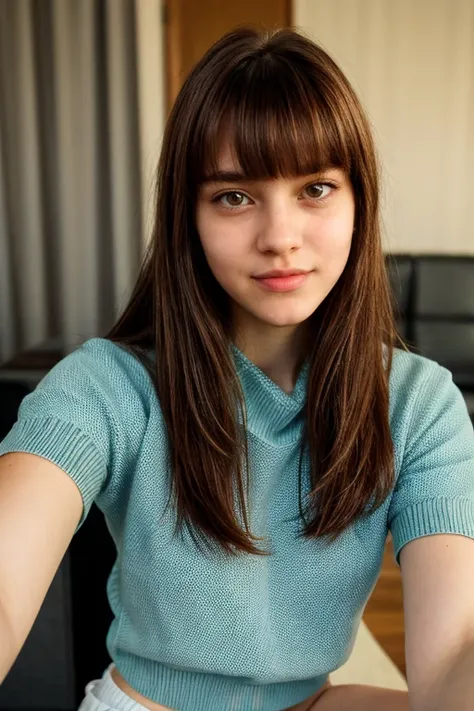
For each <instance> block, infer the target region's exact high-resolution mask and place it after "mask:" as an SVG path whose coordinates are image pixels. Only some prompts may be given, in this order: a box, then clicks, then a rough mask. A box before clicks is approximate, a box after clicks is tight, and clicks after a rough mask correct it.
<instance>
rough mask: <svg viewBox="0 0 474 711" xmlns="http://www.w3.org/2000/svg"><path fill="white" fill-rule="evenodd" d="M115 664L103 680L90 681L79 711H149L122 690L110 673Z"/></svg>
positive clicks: (111, 665) (104, 674) (104, 675)
mask: <svg viewBox="0 0 474 711" xmlns="http://www.w3.org/2000/svg"><path fill="white" fill-rule="evenodd" d="M113 667H114V663H113V662H112V664H109V666H108V667H107V669H106V670H105V672H104V673H103V675H102V679H94V680H93V681H90V682H89V683H88V684H87V686H86V688H85V692H84V693H85V697H84V699H83V700H82V703H81V705H80V706H79V709H78V711H148V709H147V708H146V707H145V706H142V705H141V704H139V703H138V702H137V701H134V700H133V699H131V698H130V696H128V694H126V693H125V692H124V691H122V689H120V688H119V687H118V686H117V684H116V683H115V681H114V680H113V679H112V677H111V675H110V672H111V670H112V668H113Z"/></svg>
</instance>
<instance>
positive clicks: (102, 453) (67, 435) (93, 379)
mask: <svg viewBox="0 0 474 711" xmlns="http://www.w3.org/2000/svg"><path fill="white" fill-rule="evenodd" d="M104 371H105V367H104V364H103V363H102V362H101V354H100V351H98V349H97V348H93V347H92V348H91V347H90V346H88V347H84V346H82V347H80V348H79V349H77V350H76V351H74V352H73V353H71V354H70V355H68V356H66V357H65V358H63V360H61V361H60V362H59V363H58V364H57V365H55V366H54V367H53V368H52V369H51V370H50V371H49V372H48V374H47V375H46V376H45V377H44V378H43V379H42V380H41V382H40V383H39V384H38V385H37V386H36V388H35V390H34V391H33V392H32V393H30V394H28V395H26V397H24V398H23V400H22V402H21V404H20V408H19V411H18V416H17V421H16V422H15V424H14V425H13V427H12V428H11V430H10V432H9V433H8V434H7V435H6V437H5V438H4V439H3V441H1V442H0V455H2V454H7V453H9V452H28V453H31V454H37V455H39V456H41V457H44V458H45V459H48V460H50V461H51V462H53V463H54V464H56V465H57V466H59V467H60V468H61V469H63V470H64V471H65V472H66V473H67V474H68V475H69V476H70V477H71V478H72V479H73V481H74V482H75V483H76V485H77V487H78V489H79V491H80V493H81V496H82V500H83V513H82V516H81V520H80V522H79V524H78V526H77V529H76V531H77V530H78V529H79V528H80V527H81V526H82V524H83V522H84V520H85V518H86V516H87V514H88V513H89V510H90V507H91V506H92V503H93V501H94V499H95V498H96V496H97V495H98V493H99V492H100V491H101V488H102V487H103V485H104V483H105V481H106V479H107V474H108V471H109V469H110V465H111V459H112V456H113V448H114V439H115V437H116V434H117V430H118V427H117V422H116V416H115V414H114V408H113V404H112V398H111V393H110V392H109V391H108V386H107V378H106V376H105V373H104Z"/></svg>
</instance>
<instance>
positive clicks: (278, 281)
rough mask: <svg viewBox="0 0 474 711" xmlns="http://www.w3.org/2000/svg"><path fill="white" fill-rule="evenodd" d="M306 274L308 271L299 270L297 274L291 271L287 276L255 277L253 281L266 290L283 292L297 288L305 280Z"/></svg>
mask: <svg viewBox="0 0 474 711" xmlns="http://www.w3.org/2000/svg"><path fill="white" fill-rule="evenodd" d="M307 276H308V272H300V273H299V274H295V273H294V272H293V273H292V274H289V275H287V276H276V277H272V276H270V277H267V276H266V277H263V278H262V277H260V278H255V281H256V282H257V284H259V285H260V286H261V287H263V288H264V289H266V290H268V291H276V292H285V291H295V290H296V289H299V287H300V286H302V285H303V284H304V282H305V281H306V279H307Z"/></svg>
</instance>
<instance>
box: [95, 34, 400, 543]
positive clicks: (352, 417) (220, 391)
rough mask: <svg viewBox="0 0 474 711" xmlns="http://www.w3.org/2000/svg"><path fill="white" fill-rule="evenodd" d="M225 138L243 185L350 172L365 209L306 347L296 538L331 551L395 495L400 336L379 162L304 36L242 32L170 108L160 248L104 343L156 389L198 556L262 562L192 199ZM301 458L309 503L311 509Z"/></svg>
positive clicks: (225, 334) (338, 79)
mask: <svg viewBox="0 0 474 711" xmlns="http://www.w3.org/2000/svg"><path fill="white" fill-rule="evenodd" d="M229 130H230V132H231V139H232V144H233V148H234V150H235V154H236V157H237V158H238V161H239V164H240V167H241V168H242V170H243V172H244V173H245V174H246V175H248V176H250V177H254V178H274V177H281V176H284V177H287V176H295V175H304V174H309V173H314V172H317V171H319V170H320V169H324V168H326V167H328V166H334V167H340V168H342V169H343V170H344V171H345V172H346V174H347V175H348V176H349V177H350V180H351V184H352V188H353V191H354V196H355V205H356V210H355V234H354V235H353V240H352V245H351V250H350V255H349V259H348V262H347V264H346V267H345V269H344V271H343V273H342V275H341V277H340V278H339V280H338V282H337V283H336V285H335V286H334V288H333V289H332V290H331V292H330V293H329V295H328V296H327V297H326V298H325V300H324V301H323V303H322V304H321V305H320V306H319V307H318V308H317V309H316V311H315V312H314V314H313V315H312V316H311V317H310V319H309V320H308V322H309V323H308V327H309V328H308V333H310V334H311V337H310V338H309V342H308V344H307V347H306V351H305V353H304V354H302V356H304V357H305V358H307V359H308V360H309V371H308V389H307V398H306V404H305V408H306V418H305V422H306V424H305V428H304V434H303V437H302V440H301V450H300V466H299V486H300V497H299V510H300V515H301V518H302V520H303V521H304V523H305V529H304V530H303V532H302V534H301V535H304V536H306V537H320V536H328V537H329V539H330V540H334V539H335V538H336V537H337V536H338V535H340V534H341V533H342V532H343V531H344V529H345V528H346V527H347V526H349V525H350V524H351V523H353V522H354V521H355V520H356V519H357V518H359V517H360V516H363V515H366V514H368V513H370V512H371V511H373V510H375V509H376V508H378V507H379V506H380V505H381V504H382V503H383V501H384V500H385V499H386V497H387V495H388V494H389V492H390V490H391V488H392V486H393V483H394V462H393V443H392V438H391V432H390V426H389V414H388V407H389V390H388V378H389V373H390V369H391V365H392V356H393V347H394V344H395V343H396V339H397V335H396V327H395V321H394V315H393V307H392V302H391V296H390V288H389V285H388V280H387V275H386V270H385V266H384V257H383V253H382V246H381V237H380V227H379V184H378V180H379V179H378V167H377V159H376V154H375V149H374V144H373V139H372V135H371V130H370V127H369V124H368V121H367V119H366V116H365V115H364V111H363V108H362V107H361V104H360V102H359V100H358V98H357V96H356V94H355V93H354V91H353V89H352V88H351V86H350V84H349V82H348V81H347V79H346V78H345V76H344V75H343V73H342V72H341V70H340V69H339V68H338V66H337V65H336V64H335V63H334V61H333V60H332V59H331V58H330V57H329V56H328V54H327V53H326V52H324V51H323V50H322V49H321V48H320V47H319V46H317V45H316V44H315V43H313V42H312V41H311V40H310V39H308V38H306V37H305V36H304V35H303V34H302V33H301V32H296V31H294V30H291V29H279V30H275V31H272V32H270V31H266V30H259V29H255V28H253V27H248V26H244V27H239V28H237V29H236V30H234V31H233V32H230V33H228V34H226V35H225V36H224V37H222V38H221V39H220V40H219V41H218V42H216V43H215V44H214V45H213V46H212V47H211V48H210V49H209V50H208V52H207V53H206V54H205V55H204V57H203V58H202V59H201V61H200V62H198V64H197V65H196V66H195V67H194V69H193V70H192V71H191V73H190V74H189V76H188V77H187V79H186V81H185V83H184V85H183V87H182V89H181V91H180V93H179V95H178V97H177V99H176V102H175V104H174V106H173V109H172V111H171V114H170V116H169V119H168V122H167V125H166V130H165V134H164V139H163V145H162V152H161V156H160V161H159V166H158V180H157V198H156V220H155V225H154V231H153V235H152V239H151V241H150V243H149V246H148V248H147V251H146V254H145V258H144V261H143V264H142V268H141V271H140V274H139V276H138V280H137V282H136V285H135V288H134V291H133V293H132V296H131V298H130V301H129V303H128V305H127V307H126V308H125V310H124V313H123V314H122V316H121V317H120V319H119V320H118V322H117V323H116V324H115V326H114V327H113V328H112V330H111V331H110V332H109V333H108V334H107V335H106V336H105V337H106V338H108V339H110V340H112V341H114V342H116V343H118V344H121V345H122V346H123V347H126V348H128V349H130V350H132V352H133V353H134V354H135V355H136V356H137V357H138V358H140V360H141V361H142V363H143V364H144V365H145V367H146V368H147V370H148V372H149V373H150V375H151V377H152V379H153V382H154V385H155V388H156V393H157V397H158V398H159V402H160V406H161V410H162V412H163V416H164V420H165V423H166V427H167V434H168V441H169V448H168V449H169V466H170V471H171V472H172V477H171V495H172V496H173V498H174V503H175V505H176V512H177V525H178V527H181V526H182V525H183V523H184V524H185V525H186V527H187V528H188V530H189V532H190V534H191V536H192V538H193V540H194V541H195V542H197V538H198V539H199V540H200V541H204V542H205V543H206V544H209V543H213V544H218V546H220V548H221V549H222V550H224V551H225V552H226V553H238V551H245V552H247V553H253V554H258V555H268V554H269V553H268V552H267V551H263V550H260V549H259V548H257V547H256V546H255V543H254V542H253V541H257V540H263V539H262V538H258V537H256V536H253V535H252V533H251V531H250V529H249V525H248V518H247V506H246V495H247V496H248V491H249V461H248V452H247V438H246V431H245V426H243V427H242V425H241V424H240V423H239V421H238V409H239V408H240V410H239V411H240V412H243V413H244V424H245V404H244V398H243V394H242V391H241V389H240V386H239V380H238V378H237V375H236V372H235V366H234V363H233V360H232V355H231V351H230V347H229V342H230V333H231V330H230V329H231V324H230V317H229V314H230V309H229V297H228V296H227V294H226V293H225V292H224V290H223V289H222V287H221V286H220V285H219V284H218V282H217V280H216V279H215V278H214V276H213V274H212V273H211V271H210V268H209V266H208V264H207V261H206V259H205V256H204V253H203V250H202V247H201V243H200V239H199V235H198V233H197V229H196V224H195V208H196V198H197V190H198V186H199V185H200V182H201V181H202V180H203V179H204V178H205V177H206V175H207V174H208V173H209V172H211V173H212V172H213V171H214V170H215V169H216V168H217V165H216V162H217V156H218V151H219V147H220V142H221V139H222V136H223V132H224V131H226V132H228V131H229ZM150 354H151V355H152V358H153V355H154V357H155V360H154V361H153V360H152V359H150V358H149V356H150ZM306 448H307V451H308V452H309V458H310V459H309V461H310V466H311V492H309V493H308V494H307V496H308V499H309V505H308V508H307V510H306V511H304V510H303V507H302V494H301V467H302V461H303V453H304V451H305V449H306ZM244 479H245V486H244ZM236 494H237V496H235V495H236ZM168 503H169V500H168ZM236 506H237V507H238V513H237V512H236V509H235V507H236ZM238 515H240V519H241V521H242V525H243V528H242V526H241V525H240V523H239V519H238V518H237V516H238ZM307 515H309V519H310V520H309V521H308V520H307V519H306V517H307Z"/></svg>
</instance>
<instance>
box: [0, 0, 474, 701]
mask: <svg viewBox="0 0 474 711" xmlns="http://www.w3.org/2000/svg"><path fill="white" fill-rule="evenodd" d="M241 23H252V24H257V25H260V26H265V27H268V28H273V27H277V26H293V27H296V28H299V29H301V30H303V31H304V32H305V33H306V34H308V35H309V36H310V37H312V38H313V39H315V40H316V41H317V42H319V43H320V44H321V45H322V46H323V47H324V48H325V49H326V50H327V51H328V52H329V53H330V54H331V55H332V56H333V58H334V59H335V60H336V61H337V62H338V63H339V65H340V66H341V68H342V69H343V70H344V72H345V73H346V75H347V76H348V78H349V79H350V81H351V82H352V84H353V86H354V88H355V90H356V91H357V93H358V95H359V97H360V98H361V100H362V103H363V104H364V106H365V108H366V110H367V113H368V115H369V119H370V121H371V123H372V127H373V131H374V135H375V139H376V143H377V148H378V152H379V156H380V162H381V166H382V220H383V238H384V249H385V252H386V255H387V257H386V258H387V268H388V271H389V276H390V279H391V283H392V286H393V292H394V300H395V304H396V308H397V311H398V316H399V320H398V323H399V328H400V332H401V333H402V335H404V336H405V338H406V339H407V340H408V342H409V344H410V347H411V348H413V349H414V350H416V351H417V352H420V353H422V354H423V355H427V356H428V357H432V358H434V359H435V360H437V361H438V362H440V363H442V364H443V365H446V366H447V367H449V368H450V369H451V370H452V372H453V376H454V379H455V382H457V384H458V385H459V387H460V388H461V389H462V391H463V393H464V394H465V398H466V403H467V405H468V408H469V409H470V411H471V412H474V400H473V397H474V396H473V393H474V228H473V219H472V213H473V207H474V177H473V169H472V166H473V165H474V3H473V1H472V0H398V2H396V3H395V2H393V0H331V1H330V2H320V1H318V0H239V2H234V3H232V2H226V1H224V0H0V439H1V438H2V437H3V436H4V435H5V434H6V432H7V431H8V430H9V428H10V427H11V426H12V424H13V422H14V420H15V418H16V412H17V408H18V406H19V404H20V402H21V399H22V397H24V395H25V394H26V393H27V392H29V391H30V390H31V388H33V387H35V385H36V384H37V383H38V382H39V380H40V379H41V378H42V377H43V375H44V374H45V373H46V372H47V371H48V369H49V368H51V367H52V366H53V365H54V363H56V362H57V361H58V360H59V359H60V358H62V357H63V356H64V355H66V354H67V353H68V352H70V351H71V350H73V349H74V348H76V347H77V346H78V345H79V344H80V343H82V342H83V341H84V340H86V339H87V338H91V337H94V336H96V335H101V334H102V333H104V332H105V331H106V330H107V329H108V328H110V327H111V325H112V324H113V322H114V320H115V319H116V317H117V316H118V314H119V313H120V311H121V309H122V307H123V306H124V305H125V303H126V301H127V299H128V296H129V294H130V292H131V289H132V286H133V284H134V281H135V279H136V276H137V274H138V269H139V265H140V261H141V258H142V255H143V251H144V248H145V245H146V244H147V241H148V239H149V237H150V231H151V225H152V220H153V204H154V176H155V171H156V166H157V161H158V157H159V151H160V144H161V137H162V133H163V129H164V125H165V122H166V117H167V115H168V113H169V110H170V107H171V106H172V104H173V101H174V99H175V97H176V95H177V92H178V91H179V88H180V86H181V84H182V82H183V79H184V78H185V77H186V75H187V73H188V72H189V70H190V69H191V67H192V66H193V64H194V63H195V62H196V61H197V60H198V59H199V58H200V57H201V56H202V54H203V53H204V52H205V51H206V50H207V49H208V47H209V46H210V45H211V44H212V43H213V42H214V41H215V40H217V39H218V38H219V37H221V36H222V35H223V34H224V33H225V32H226V31H228V30H230V29H232V28H234V27H235V26H237V25H238V24H241ZM107 535H108V534H107V532H106V529H105V527H104V526H103V523H102V522H101V521H100V520H99V518H98V517H97V512H95V511H92V512H91V514H90V520H88V521H87V522H86V524H85V525H84V526H83V528H82V529H81V531H80V532H79V534H78V535H77V536H76V537H75V539H74V541H73V543H72V544H71V549H70V550H69V551H68V553H67V555H66V557H65V559H64V561H63V563H62V565H61V567H60V569H59V571H58V574H57V576H56V578H55V580H54V582H53V585H52V586H51V590H50V591H49V593H48V596H47V598H46V600H45V604H44V606H43V608H42V610H41V612H40V615H39V617H38V620H37V622H36V623H35V627H34V629H33V630H32V633H31V635H30V638H29V639H28V641H27V644H26V645H25V648H24V650H23V651H22V653H21V655H20V657H19V659H18V661H17V663H16V665H15V667H14V668H13V670H12V672H11V673H10V675H9V677H8V678H7V680H6V681H5V683H4V684H3V685H2V688H1V689H0V709H5V710H7V709H10V710H11V711H13V709H15V710H16V711H18V710H20V709H24V711H27V710H28V711H29V710H30V709H44V710H45V711H46V709H48V710H51V711H52V710H53V709H57V710H58V711H59V710H62V711H70V710H72V709H74V708H76V705H77V704H78V700H79V699H80V698H81V696H82V692H83V686H84V684H85V682H86V681H87V680H89V679H90V678H93V676H94V675H96V676H97V675H100V674H101V673H102V670H103V668H104V667H103V665H104V664H105V663H106V662H107V661H108V660H107V656H106V652H105V649H104V640H105V633H106V630H107V626H108V623H109V621H110V611H109V609H108V606H107V603H106V600H105V581H106V578H107V575H108V573H109V571H110V568H111V565H112V563H113V558H114V552H113V550H112V548H111V547H110V545H109V542H108V541H107ZM91 540H95V541H96V542H97V541H104V543H103V548H102V547H101V546H102V543H101V544H100V545H99V546H97V545H96V546H95V551H92V550H91V548H94V546H91V545H90V541H91ZM91 580H93V581H94V584H93V585H91ZM86 581H87V584H86ZM91 588H92V589H93V590H92V593H91ZM102 588H104V593H103V595H102V592H97V591H102ZM364 620H365V622H366V623H367V625H368V627H370V630H371V633H372V634H373V636H374V639H377V640H378V643H380V649H381V650H382V651H384V653H386V654H388V656H387V657H386V660H388V659H390V664H392V663H393V668H394V669H395V672H394V675H393V676H392V677H391V678H392V679H393V680H394V681H393V683H394V684H395V685H396V684H397V683H398V681H397V679H398V680H399V679H400V678H401V677H400V676H399V677H397V672H399V674H400V675H402V676H403V674H404V673H405V666H404V664H405V662H404V652H403V613H402V606H401V590H400V580H399V571H398V569H397V568H396V567H395V566H394V564H393V562H392V560H391V555H390V548H389V547H388V548H387V556H386V561H385V562H384V569H383V571H382V576H381V579H380V582H379V584H378V586H377V588H376V590H375V591H374V595H373V596H372V598H371V600H370V602H369V605H368V607H367V610H366V614H365V616H364ZM368 644H369V645H370V641H369V642H368ZM365 652H366V653H368V652H367V648H365ZM377 659H379V661H380V665H379V666H380V669H381V670H382V668H383V669H385V671H386V672H387V674H388V675H389V678H390V673H391V671H390V670H391V667H390V665H389V666H388V667H387V666H385V667H384V663H385V661H384V659H385V658H384V657H383V655H382V652H381V655H379V657H374V658H373V660H372V662H371V663H370V664H368V663H367V659H366V662H365V665H364V668H367V667H371V668H372V671H373V670H375V669H376V668H377ZM387 670H388V671H387ZM359 672H360V670H359ZM360 674H362V672H360ZM358 678H359V680H360V681H361V683H380V684H381V685H383V683H387V678H386V677H384V676H383V672H382V671H381V673H380V675H379V677H377V678H375V681H374V678H373V677H372V678H368V679H366V681H365V682H364V680H363V679H362V677H361V676H359V677H358Z"/></svg>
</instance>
